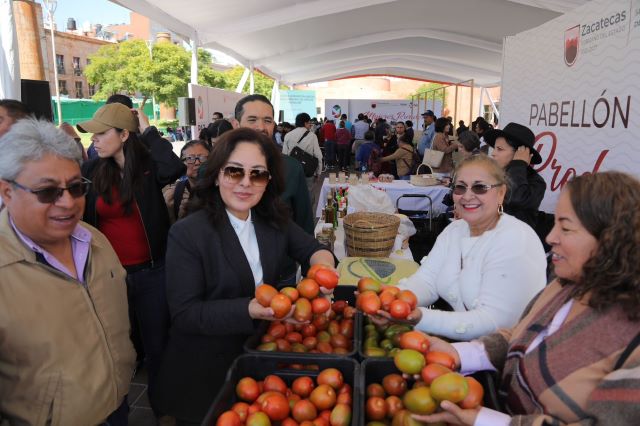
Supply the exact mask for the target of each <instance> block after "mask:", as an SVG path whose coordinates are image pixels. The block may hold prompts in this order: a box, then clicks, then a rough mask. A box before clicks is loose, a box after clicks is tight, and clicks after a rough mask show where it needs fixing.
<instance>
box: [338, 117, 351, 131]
mask: <svg viewBox="0 0 640 426" xmlns="http://www.w3.org/2000/svg"><path fill="white" fill-rule="evenodd" d="M340 120H342V121H344V128H345V129H347V131H348V132H349V133H351V126H353V123H351V121H349V119H348V118H347V114H342V115H341V116H340Z"/></svg>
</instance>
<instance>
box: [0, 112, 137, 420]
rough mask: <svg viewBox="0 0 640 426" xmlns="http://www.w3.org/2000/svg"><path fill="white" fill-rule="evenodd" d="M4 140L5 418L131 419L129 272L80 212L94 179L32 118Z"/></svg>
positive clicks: (0, 332)
mask: <svg viewBox="0 0 640 426" xmlns="http://www.w3.org/2000/svg"><path fill="white" fill-rule="evenodd" d="M0 145H1V146H2V148H3V153H2V155H1V156H0V196H2V199H3V200H4V202H5V204H6V208H5V209H4V210H3V211H2V213H0V259H1V260H0V336H2V337H1V338H0V359H2V362H0V401H2V402H1V403H0V419H2V420H3V421H2V423H3V424H22V425H26V424H29V425H36V424H64V425H96V424H112V425H122V424H126V421H127V412H128V407H127V403H126V400H127V393H128V391H129V383H130V381H131V375H132V373H133V368H134V363H135V352H134V350H133V346H132V345H131V340H130V339H129V327H130V326H129V320H128V316H127V293H126V286H125V271H124V269H123V268H122V266H120V264H119V262H118V258H117V256H116V253H115V252H114V251H113V249H112V248H111V245H110V244H109V242H108V241H107V239H106V238H105V236H104V235H103V234H102V233H100V232H99V231H98V230H96V229H95V228H93V227H92V226H89V225H87V224H85V223H82V222H81V221H80V220H81V219H82V212H83V209H84V207H85V194H86V193H87V190H88V189H89V186H90V184H91V182H89V181H88V180H86V179H84V178H83V177H82V174H81V172H80V162H81V159H82V157H81V151H80V149H79V148H78V146H77V145H76V143H75V142H74V141H73V140H72V139H71V138H70V137H69V136H67V135H66V134H65V133H64V132H63V131H62V130H60V129H56V127H55V126H54V125H53V124H51V123H49V122H46V121H37V120H35V119H31V118H27V119H23V120H20V121H18V122H17V123H16V124H15V125H14V126H13V127H12V128H11V130H10V131H9V132H8V133H6V134H5V135H4V136H3V137H2V138H0ZM105 422H106V423H105Z"/></svg>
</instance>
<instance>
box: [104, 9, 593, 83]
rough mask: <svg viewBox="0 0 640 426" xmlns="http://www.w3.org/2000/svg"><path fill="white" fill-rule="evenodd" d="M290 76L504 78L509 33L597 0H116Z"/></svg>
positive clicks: (299, 79) (304, 79)
mask: <svg viewBox="0 0 640 426" xmlns="http://www.w3.org/2000/svg"><path fill="white" fill-rule="evenodd" d="M112 1H113V2H114V3H118V4H120V5H122V6H124V7H126V8H128V9H131V10H133V11H135V12H138V13H140V14H142V15H145V16H148V17H149V18H150V19H151V20H153V21H156V22H158V23H159V24H161V25H163V26H165V27H167V28H168V29H170V30H172V31H174V32H175V33H177V34H180V35H182V36H184V37H185V38H190V39H194V40H197V42H198V44H199V45H200V46H203V47H208V48H212V49H216V50H220V51H222V52H224V53H226V54H228V55H230V56H232V57H233V58H235V59H237V60H238V61H239V62H241V63H242V64H243V65H245V66H246V67H249V66H250V65H253V66H254V68H256V69H259V70H260V71H262V72H263V73H265V74H267V75H269V76H271V77H274V78H277V79H279V80H280V81H281V82H283V83H288V84H293V83H310V82H315V81H326V80H332V79H337V78H342V77H350V76H357V75H395V76H400V77H409V78H416V79H421V80H435V81H450V82H453V81H462V80H468V79H474V80H475V82H476V84H479V85H490V84H494V83H497V82H499V81H500V75H501V71H502V41H503V38H504V37H505V36H508V35H513V34H516V33H519V32H521V31H524V30H527V29H530V28H534V27H536V26H538V25H540V24H542V23H544V22H546V21H548V20H550V19H553V18H555V17H556V16H558V15H560V14H562V13H564V12H566V11H568V10H570V9H572V8H574V7H576V6H579V5H581V4H583V3H586V1H587V0H511V1H508V0H482V1H480V0H441V1H431V0H178V1H176V0H112Z"/></svg>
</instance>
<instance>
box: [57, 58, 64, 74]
mask: <svg viewBox="0 0 640 426" xmlns="http://www.w3.org/2000/svg"><path fill="white" fill-rule="evenodd" d="M56 66H57V67H58V74H64V55H58V54H56Z"/></svg>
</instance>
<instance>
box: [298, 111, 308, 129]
mask: <svg viewBox="0 0 640 426" xmlns="http://www.w3.org/2000/svg"><path fill="white" fill-rule="evenodd" d="M310 121H311V117H310V116H309V114H307V113H306V112H301V113H300V114H298V115H296V127H304V125H305V124H306V123H308V122H310Z"/></svg>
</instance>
